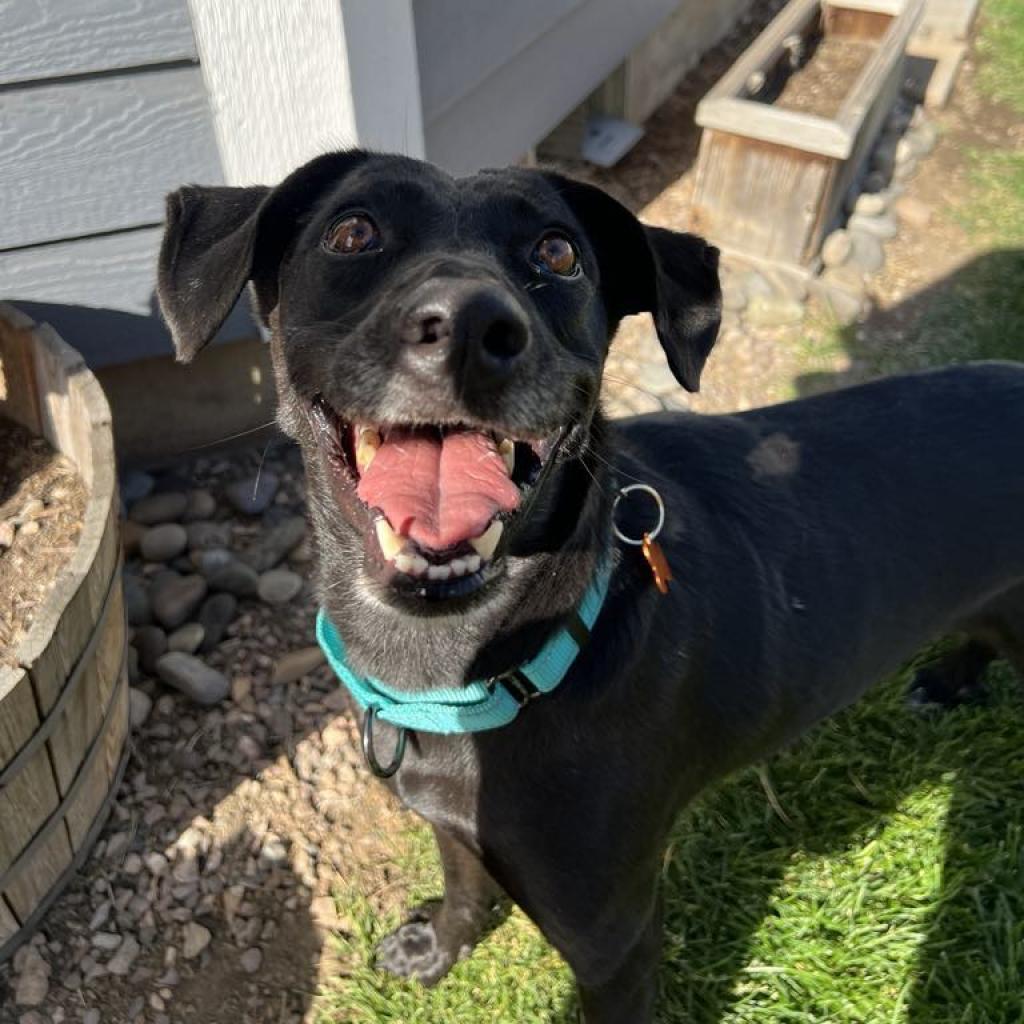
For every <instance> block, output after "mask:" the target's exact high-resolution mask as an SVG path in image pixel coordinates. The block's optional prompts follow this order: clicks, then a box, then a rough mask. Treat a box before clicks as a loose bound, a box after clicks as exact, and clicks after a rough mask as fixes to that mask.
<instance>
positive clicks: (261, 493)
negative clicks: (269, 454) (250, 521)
mask: <svg viewBox="0 0 1024 1024" xmlns="http://www.w3.org/2000/svg"><path fill="white" fill-rule="evenodd" d="M280 483H281V482H280V480H279V479H278V477H277V474H275V473H271V472H270V471H269V470H264V471H263V472H262V473H258V474H257V475H256V476H255V477H246V478H245V479H243V480H236V481H234V483H231V484H228V486H227V487H226V488H225V489H224V496H225V497H226V498H227V500H228V501H229V502H230V503H231V505H232V507H233V508H235V509H236V510H237V511H239V512H242V513H243V514H245V515H249V516H257V515H259V514H260V513H261V512H265V511H266V510H267V508H268V506H269V505H270V503H271V502H272V501H273V500H274V495H275V494H277V489H278V487H279V486H280Z"/></svg>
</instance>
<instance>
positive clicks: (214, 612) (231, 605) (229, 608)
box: [197, 594, 238, 652]
mask: <svg viewBox="0 0 1024 1024" xmlns="http://www.w3.org/2000/svg"><path fill="white" fill-rule="evenodd" d="M237 610H238V600H237V598H236V597H235V596H234V595H233V594H214V595H213V596H212V597H208V598H207V599H206V600H205V601H204V602H203V604H202V607H201V608H200V609H199V615H198V616H197V621H198V622H199V625H201V626H202V627H203V641H202V643H201V644H200V645H199V650H200V651H203V652H206V651H212V650H213V649H214V648H215V647H216V646H217V644H219V643H220V641H221V637H223V636H224V630H226V629H227V628H228V626H229V625H230V624H231V623H232V622H233V621H234V618H235V612H236V611H237Z"/></svg>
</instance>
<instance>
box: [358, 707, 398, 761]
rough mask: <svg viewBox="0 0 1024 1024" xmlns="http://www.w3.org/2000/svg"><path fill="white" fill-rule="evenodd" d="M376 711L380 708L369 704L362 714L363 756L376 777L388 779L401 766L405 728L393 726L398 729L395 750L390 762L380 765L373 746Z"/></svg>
mask: <svg viewBox="0 0 1024 1024" xmlns="http://www.w3.org/2000/svg"><path fill="white" fill-rule="evenodd" d="M378 711H380V708H379V707H377V705H376V704H371V705H370V706H369V707H368V708H367V709H366V714H365V715H364V716H363V736H362V740H363V757H364V758H366V763H367V764H368V765H369V766H370V771H371V772H373V774H374V775H376V776H377V778H378V779H390V778H391V776H392V775H394V774H395V772H397V771H398V769H399V768H400V767H401V766H402V758H404V757H405V728H404V727H403V726H401V725H396V726H395V728H396V729H397V730H398V739H397V740H396V741H395V752H394V754H393V755H392V757H391V762H390V763H389V764H387V765H384V766H383V767H381V763H380V762H379V761H378V760H377V751H376V750H375V749H374V746H373V721H374V719H375V718H376V717H377V712H378Z"/></svg>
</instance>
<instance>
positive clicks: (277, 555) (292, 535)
mask: <svg viewBox="0 0 1024 1024" xmlns="http://www.w3.org/2000/svg"><path fill="white" fill-rule="evenodd" d="M305 536H306V519H305V517H304V516H289V517H288V518H287V519H284V520H282V521H281V522H280V523H278V524H277V526H274V527H272V528H271V529H269V530H265V531H261V532H260V534H259V536H258V537H257V538H256V540H255V541H254V542H253V543H252V544H251V545H250V546H249V547H248V548H246V550H245V551H243V552H242V553H241V554H240V555H239V556H238V557H239V560H240V561H242V562H244V563H245V564H246V565H248V566H250V567H251V568H252V569H255V570H256V572H258V573H260V572H266V571H267V570H268V569H273V568H274V567H275V566H277V565H278V564H279V563H280V562H281V561H282V560H283V559H284V558H285V556H286V555H287V554H288V553H289V552H290V551H292V550H293V549H294V548H295V547H297V546H298V545H299V544H300V543H302V541H303V540H304V539H305Z"/></svg>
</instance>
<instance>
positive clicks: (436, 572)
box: [427, 565, 452, 580]
mask: <svg viewBox="0 0 1024 1024" xmlns="http://www.w3.org/2000/svg"><path fill="white" fill-rule="evenodd" d="M451 574H452V570H451V567H450V566H447V565H432V566H430V567H429V568H428V569H427V579H428V580H446V579H450V578H451Z"/></svg>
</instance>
